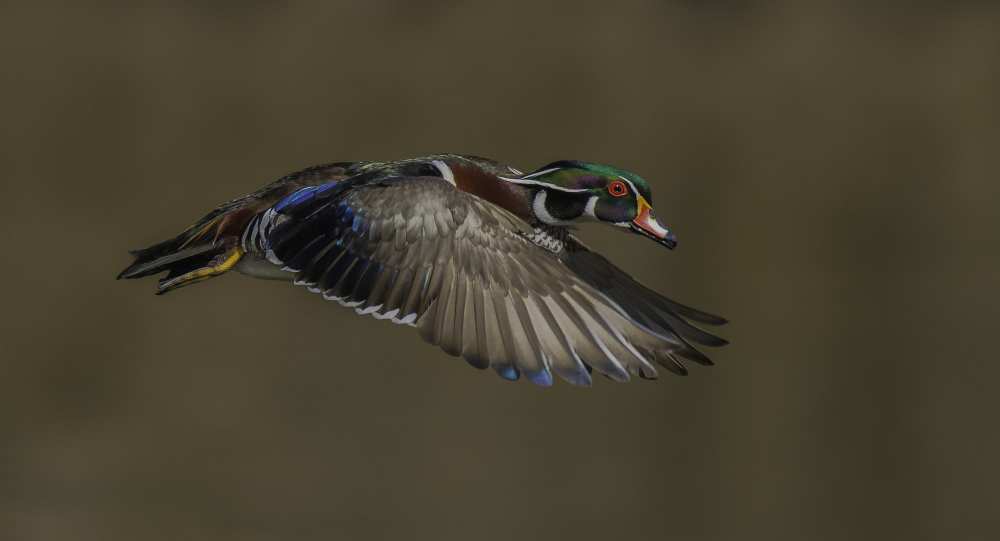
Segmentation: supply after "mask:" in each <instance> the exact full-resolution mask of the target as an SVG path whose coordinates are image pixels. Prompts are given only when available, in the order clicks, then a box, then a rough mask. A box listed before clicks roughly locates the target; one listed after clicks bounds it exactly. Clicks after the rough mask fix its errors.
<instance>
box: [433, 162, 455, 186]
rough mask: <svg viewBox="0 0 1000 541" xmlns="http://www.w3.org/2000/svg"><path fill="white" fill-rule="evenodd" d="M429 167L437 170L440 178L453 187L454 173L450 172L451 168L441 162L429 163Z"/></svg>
mask: <svg viewBox="0 0 1000 541" xmlns="http://www.w3.org/2000/svg"><path fill="white" fill-rule="evenodd" d="M431 165H433V166H434V167H436V168H437V170H438V171H440V172H441V176H442V177H443V178H444V179H445V180H447V181H448V183H449V184H451V185H452V186H455V173H453V172H452V171H451V167H448V164H446V163H444V162H443V161H441V160H434V161H432V162H431Z"/></svg>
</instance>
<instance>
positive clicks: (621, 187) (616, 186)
mask: <svg viewBox="0 0 1000 541" xmlns="http://www.w3.org/2000/svg"><path fill="white" fill-rule="evenodd" d="M608 193H609V194H611V195H613V196H615V197H624V196H626V195H628V186H626V185H625V183H624V182H622V181H620V180H615V181H612V182H611V184H608Z"/></svg>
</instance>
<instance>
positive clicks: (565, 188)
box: [504, 160, 677, 248]
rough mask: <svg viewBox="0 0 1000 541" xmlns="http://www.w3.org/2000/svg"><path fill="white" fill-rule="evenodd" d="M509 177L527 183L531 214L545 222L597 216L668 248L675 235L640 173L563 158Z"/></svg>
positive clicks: (583, 219)
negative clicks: (655, 212) (660, 218)
mask: <svg viewBox="0 0 1000 541" xmlns="http://www.w3.org/2000/svg"><path fill="white" fill-rule="evenodd" d="M504 180H506V181H508V182H513V183H516V184H521V185H525V186H532V187H535V188H537V190H536V191H535V192H534V193H533V195H532V210H533V211H534V214H535V217H536V218H538V219H539V220H540V221H542V222H544V223H547V224H549V225H570V224H573V223H575V222H581V221H587V220H597V221H600V222H606V223H609V224H612V225H615V226H618V227H625V228H628V229H630V230H632V231H633V232H635V233H638V234H641V235H644V236H646V237H649V238H651V239H653V240H655V241H657V242H659V243H660V244H663V245H664V246H666V247H667V248H674V247H675V246H676V245H677V238H676V237H675V236H674V234H673V232H671V231H670V230H669V229H667V228H666V227H664V226H662V225H660V223H659V222H658V221H657V220H656V218H655V217H654V216H653V208H652V204H653V194H652V191H651V190H650V188H649V184H648V183H647V182H646V181H645V180H644V179H643V178H642V177H640V176H639V175H637V174H635V173H632V172H629V171H625V170H624V169H619V168H617V167H613V166H610V165H604V164H599V163H589V162H580V161H571V160H564V161H558V162H553V163H550V164H548V165H546V166H545V167H542V168H540V169H538V170H537V171H534V172H532V173H528V174H526V175H523V176H521V177H518V178H504Z"/></svg>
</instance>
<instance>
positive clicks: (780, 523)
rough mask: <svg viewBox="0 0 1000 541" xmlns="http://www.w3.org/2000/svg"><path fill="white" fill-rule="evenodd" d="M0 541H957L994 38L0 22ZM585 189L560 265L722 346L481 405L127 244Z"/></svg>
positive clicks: (983, 487) (594, 24)
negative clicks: (365, 211) (353, 179)
mask: <svg viewBox="0 0 1000 541" xmlns="http://www.w3.org/2000/svg"><path fill="white" fill-rule="evenodd" d="M0 20H2V22H0V59H2V66H3V70H2V78H3V83H2V87H0V97H2V100H0V113H2V115H0V119H2V122H0V143H2V146H0V148H2V150H0V166H2V171H3V177H4V181H3V183H2V184H0V195H2V201H3V202H4V205H3V206H4V210H3V212H2V213H0V227H2V231H3V239H4V243H3V248H4V253H5V256H4V259H5V260H6V262H5V264H4V265H3V266H2V270H0V278H2V283H3V292H4V293H3V299H4V307H5V309H4V310H3V311H2V315H0V318H2V320H0V322H2V325H0V347H2V351H0V355H2V362H0V437H2V444H0V539H4V540H6V539H11V540H63V539H84V540H90V539H95V540H96V539H102V540H103V539H141V540H158V539H197V540H201V539H239V540H271V539H307V540H308V539H337V538H344V539H386V538H389V539H398V538H418V539H422V538H427V539H685V540H687V539H690V540H701V539H831V540H834V539H835V540H843V539H984V538H989V537H991V536H995V535H997V534H998V532H1000V527H998V526H1000V519H998V517H997V512H998V505H997V501H998V497H997V485H998V483H1000V475H998V471H1000V469H998V466H997V456H998V454H1000V438H998V435H997V428H996V413H997V406H998V405H1000V401H998V400H997V399H996V398H995V390H994V388H995V387H996V381H997V378H998V376H1000V369H998V363H997V360H996V356H995V355H994V354H993V353H992V351H990V350H992V344H991V342H992V338H993V337H994V335H995V334H996V330H995V325H996V323H997V321H998V319H1000V317H998V316H1000V313H998V312H1000V309H998V305H1000V303H998V302H997V292H998V287H997V286H998V284H997V280H998V268H1000V261H998V258H1000V256H998V253H1000V252H998V249H997V245H998V241H1000V235H998V232H1000V231H998V224H997V216H998V201H1000V199H998V198H1000V184H998V182H997V175H998V172H1000V152H998V148H1000V147H998V142H1000V114H998V111H1000V107H998V101H1000V31H998V29H1000V7H998V5H997V4H996V3H986V2H937V3H927V2H924V3H892V4H881V3H872V2H861V1H857V2H853V1H847V2H795V1H787V2H760V3H751V2H740V1H730V2H718V1H716V2H695V1H687V2H679V1H677V2H655V1H646V2H631V1H616V2H579V1H576V2H561V3H557V4H542V3H535V2H525V3H515V4H510V3H493V4H490V5H487V4H482V5H471V4H466V3H461V2H427V3H415V2H405V1H391V2H390V1H382V2H356V3H334V2H318V3H316V4H295V5H291V6H288V5H283V4H281V3H278V2H263V1H261V2H170V3H161V4H159V5H145V6H142V7H140V6H139V5H137V4H136V3H129V2H121V3H113V2H112V3H100V4H98V3H89V4H87V5H83V4H82V3H68V4H58V3H49V2H32V3H28V2H21V3H16V4H13V5H12V4H4V6H3V8H0ZM439 151H446V152H465V153H476V154H482V155H486V156H492V157H495V158H497V159H500V160H503V161H506V162H509V163H512V164H514V165H516V166H518V167H520V168H522V169H526V170H527V169H529V168H533V167H536V166H539V165H542V164H544V163H547V162H548V161H552V160H556V159H561V158H578V159H586V160H592V161H602V162H609V163H613V164H617V165H620V166H623V167H626V168H628V169H631V170H634V171H636V172H638V173H640V174H642V175H644V176H645V177H646V178H648V179H649V180H650V182H651V183H652V185H653V186H654V192H655V196H656V204H657V205H656V206H657V210H658V213H659V214H660V215H661V216H662V217H663V218H665V221H666V222H668V223H669V224H671V225H672V226H673V227H674V228H675V229H676V230H677V231H678V234H679V236H680V239H681V244H680V249H679V250H677V251H675V252H668V251H666V250H661V249H657V248H656V247H655V246H653V245H652V244H650V243H648V242H647V241H644V240H642V239H640V238H638V237H627V238H626V237H623V236H622V235H620V234H619V233H617V232H615V231H610V230H606V229H601V228H599V227H592V228H588V229H586V230H584V232H583V234H584V235H585V237H586V238H587V239H588V240H589V241H590V242H591V243H592V244H594V245H596V247H598V248H599V249H601V250H602V251H604V252H605V253H607V254H608V255H609V256H610V257H612V259H614V260H615V261H616V262H618V263H619V264H620V265H621V266H623V267H624V268H625V269H627V270H629V271H631V272H632V273H634V274H635V275H636V276H637V277H639V278H640V279H642V280H644V281H645V282H647V283H649V284H651V285H653V286H655V287H656V288H657V289H659V290H661V291H664V292H666V293H668V294H669V295H670V296H672V297H674V298H677V299H678V300H681V301H683V302H687V303H691V304H694V305H695V306H698V307H702V308H705V309H707V310H710V311H714V312H719V313H722V314H723V315H725V316H728V317H729V318H731V320H732V321H733V323H732V324H731V325H730V326H729V327H728V328H726V329H725V331H724V334H725V335H726V336H727V337H728V338H730V339H731V340H732V341H733V344H732V345H731V346H730V347H728V348H726V349H724V350H721V351H719V352H717V354H716V356H715V357H716V360H717V362H718V365H717V366H715V367H713V368H711V369H704V368H695V369H694V370H693V375H692V376H690V377H688V378H676V377H669V376H668V377H664V378H662V379H661V380H659V381H657V382H635V383H631V384H628V385H615V384H612V383H610V382H608V381H606V380H603V379H601V380H598V381H597V382H596V384H595V386H594V387H593V388H591V389H578V388H572V387H570V386H568V385H565V384H557V385H556V387H554V388H552V389H549V390H544V389H539V388H536V387H534V386H531V385H530V384H527V383H524V382H521V383H518V384H510V383H506V382H504V381H502V380H500V379H499V378H496V377H495V376H493V375H492V374H487V373H482V372H478V371H476V370H472V369H470V368H467V367H466V366H465V364H464V363H463V362H462V361H460V360H458V359H454V358H451V357H447V356H446V355H444V354H443V353H441V352H439V351H438V350H437V349H435V348H432V347H430V346H426V345H424V344H423V343H422V342H421V341H420V340H419V338H418V337H417V336H416V334H415V333H414V332H411V331H410V330H409V329H404V328H399V327H396V326H392V325H388V324H385V323H379V322H376V321H374V320H371V319H370V318H359V317H357V316H355V315H354V314H353V313H352V312H351V311H349V310H345V309H342V308H340V307H338V306H336V305H333V304H332V303H325V302H323V301H322V299H320V298H318V297H317V296H314V295H310V294H308V293H307V292H305V291H304V290H302V289H300V288H293V287H291V286H288V285H286V284H282V283H275V282H259V281H253V280H250V279H248V278H245V277H242V276H230V277H226V278H223V279H219V280H215V281H212V282H210V283H208V284H203V285H199V286H196V287H192V288H189V289H185V290H182V291H180V292H177V293H173V294H171V295H167V296H165V297H155V296H153V294H152V293H153V289H154V282H153V281H151V280H147V281H141V282H127V283H126V282H115V281H114V279H113V278H114V276H115V274H116V273H117V272H118V271H119V270H120V269H121V268H122V267H123V266H124V265H126V264H127V263H128V261H129V257H128V256H127V254H126V249H128V248H135V247H139V246H142V245H145V244H148V243H151V242H154V241H158V240H161V239H162V238H165V237H167V236H169V235H172V234H174V233H176V232H177V231H178V230H179V229H180V228H182V227H183V226H186V225H187V224H188V223H189V222H190V221H192V220H193V219H195V218H197V217H198V216H200V215H201V213H203V212H204V211H206V210H208V209H209V208H211V207H212V206H214V205H215V204H217V203H219V202H221V201H223V200H225V199H228V198H230V197H232V196H234V195H237V194H239V193H242V192H246V191H249V190H252V189H254V188H256V187H257V186H259V185H261V184H263V183H265V182H267V181H269V180H271V179H273V178H275V177H277V176H280V175H282V174H284V173H286V172H288V171H291V170H294V169H297V168H300V167H303V166H307V165H310V164H315V163H320V162H324V161H331V160H347V159H392V158H402V157H408V156H415V155H420V154H423V153H429V152H439Z"/></svg>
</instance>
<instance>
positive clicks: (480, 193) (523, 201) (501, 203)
mask: <svg viewBox="0 0 1000 541" xmlns="http://www.w3.org/2000/svg"><path fill="white" fill-rule="evenodd" d="M448 166H449V167H450V168H451V171H452V174H453V175H454V177H455V187H456V188H458V189H459V190H461V191H463V192H467V193H471V194H473V195H475V196H477V197H480V198H482V199H485V200H487V201H489V202H490V203H493V204H494V205H497V206H498V207H502V208H504V209H506V210H508V211H510V212H512V213H514V214H516V215H517V216H519V217H520V218H523V219H525V220H531V218H532V214H531V201H530V197H531V193H530V192H531V190H530V189H529V188H526V187H524V186H519V185H517V184H512V183H510V182H506V181H504V180H501V179H500V178H498V177H497V175H496V174H495V173H493V172H490V171H486V170H484V169H482V168H480V167H478V166H476V165H474V164H471V163H465V162H460V161H457V160H456V161H452V162H449V163H448Z"/></svg>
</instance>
